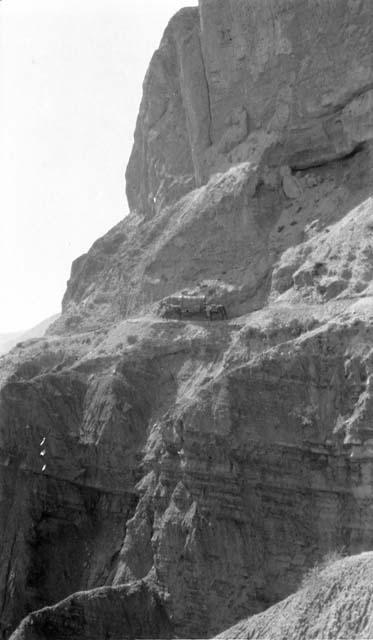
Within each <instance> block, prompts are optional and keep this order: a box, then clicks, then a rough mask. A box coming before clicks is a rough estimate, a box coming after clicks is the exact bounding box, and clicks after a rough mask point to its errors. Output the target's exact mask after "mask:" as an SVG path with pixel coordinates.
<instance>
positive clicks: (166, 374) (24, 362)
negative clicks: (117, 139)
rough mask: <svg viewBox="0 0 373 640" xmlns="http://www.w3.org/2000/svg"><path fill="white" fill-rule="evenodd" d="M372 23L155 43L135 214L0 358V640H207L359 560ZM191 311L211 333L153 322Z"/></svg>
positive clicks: (278, 14)
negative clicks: (56, 309) (337, 557)
mask: <svg viewBox="0 0 373 640" xmlns="http://www.w3.org/2000/svg"><path fill="white" fill-rule="evenodd" d="M372 17H373V16H372V5H371V3H370V2H368V1H364V0H350V1H347V0H340V1H339V2H334V1H332V0H330V2H323V3H321V2H320V3H315V2H311V1H310V0H302V1H301V2H295V1H294V0H292V1H290V0H286V1H285V0H281V2H274V1H273V2H272V0H268V2H262V3H259V2H256V0H251V1H250V2H249V1H248V0H247V1H245V2H243V1H241V0H236V1H230V2H227V1H226V0H225V1H224V2H220V1H218V0H214V2H210V1H208V0H206V1H202V2H201V3H200V7H199V10H197V9H187V10H183V11H182V12H180V13H178V14H177V16H175V18H173V19H172V21H171V22H170V24H169V26H168V27H167V29H166V32H165V36H164V38H163V40H162V43H161V46H160V48H159V50H158V52H156V54H155V56H154V58H153V60H152V62H151V65H150V68H149V72H148V75H147V77H146V79H145V83H144V97H143V101H142V105H141V108H140V115H139V120H138V123H137V129H136V134H135V144H134V150H133V153H132V156H131V159H130V163H129V167H128V170H127V189H128V198H129V202H130V206H131V209H132V211H131V214H130V215H129V216H128V217H127V218H126V219H125V220H124V221H122V222H121V223H120V224H119V225H117V226H116V227H115V228H114V229H112V230H111V231H109V232H108V234H106V235H105V236H104V237H103V238H100V239H99V240H97V242H96V243H95V244H94V245H93V247H92V248H91V249H90V251H89V252H88V253H87V254H86V255H84V256H81V257H80V258H78V259H77V260H76V261H75V263H74V264H73V267H72V272H71V277H70V280H69V283H68V287H67V291H66V294H65V297H64V301H63V313H62V316H61V318H60V319H59V320H58V321H57V322H56V323H55V324H54V326H53V327H52V328H51V329H50V331H49V335H48V337H47V338H45V339H43V340H39V341H31V342H27V343H25V344H20V345H19V346H18V347H17V348H15V349H14V350H13V351H12V352H11V353H10V354H8V355H7V356H5V357H3V358H2V360H1V367H0V455H1V467H0V488H1V494H0V497H1V500H0V516H1V517H0V540H1V543H2V544H1V547H0V549H1V550H0V553H1V562H0V567H1V569H0V620H1V625H2V626H1V631H2V636H3V638H4V639H5V638H8V637H9V634H10V633H11V632H12V631H13V630H15V629H16V627H17V625H19V623H20V622H21V619H22V618H25V620H24V622H22V623H21V624H20V626H19V627H18V629H17V630H16V631H15V632H14V633H15V635H14V637H15V638H22V640H26V639H28V638H30V639H31V638H32V639H33V640H35V639H36V638H37V639H39V638H44V637H48V635H47V631H46V630H48V629H50V628H53V634H54V637H61V638H64V637H66V638H67V637H79V638H81V639H82V640H85V639H86V638H87V640H88V638H91V637H92V633H95V634H96V635H97V634H100V636H99V635H97V637H109V638H110V637H118V635H119V636H120V634H121V633H122V634H124V635H125V636H126V637H127V635H128V637H149V634H152V635H153V637H167V634H174V635H177V636H178V637H196V638H199V637H204V636H205V637H207V636H211V635H213V634H215V633H218V632H220V631H222V630H224V629H225V628H228V627H229V626H230V625H232V624H234V623H235V622H237V621H238V620H240V619H242V618H246V617H247V616H249V615H252V614H253V613H258V612H261V611H263V610H264V609H266V608H268V607H269V606H271V605H272V604H274V603H276V602H278V601H279V600H280V599H282V598H284V597H287V596H288V595H289V594H290V593H291V592H292V591H294V590H296V589H297V587H298V585H299V583H300V581H301V579H302V575H303V574H304V572H305V571H307V569H308V568H309V567H310V566H312V565H313V563H314V562H315V560H318V559H319V558H320V557H321V556H323V555H324V554H325V553H327V552H329V551H331V550H334V549H335V548H338V547H344V548H345V549H346V551H347V552H350V553H355V552H360V551H366V550H370V549H372V535H371V534H372V528H373V511H372V500H371V491H372V473H373V466H372V454H373V444H372V443H373V438H372V431H371V429H372V428H371V422H372V379H373V378H372V375H373V370H372V362H373V359H372V349H373V341H372V326H373V324H372V320H373V305H372V290H371V288H372V285H371V282H372V269H373V266H372V265H373V259H372V258H373V254H372V246H373V237H372V229H373V207H372V196H373V194H372V178H373V162H372V141H371V137H372V136H371V123H372V105H371V102H370V100H371V99H370V92H371V90H372V77H371V74H372V64H371V62H372V61H371V56H372V50H371V46H370V40H369V34H370V31H369V30H370V28H371V26H372ZM188 296H189V297H191V298H193V297H194V298H193V299H198V300H205V302H206V304H215V305H222V306H223V307H224V308H225V310H226V311H227V314H228V320H225V319H220V320H215V321H212V322H211V321H208V319H207V317H203V314H202V315H201V316H200V317H198V318H193V317H186V315H185V314H184V315H183V314H180V317H179V319H177V320H170V319H165V318H161V317H160V311H159V309H160V307H159V304H160V301H161V300H162V299H164V298H169V299H170V300H174V301H175V300H176V302H177V300H179V299H181V298H183V299H188ZM82 592H83V594H82ZM66 598H67V600H66ZM57 602H59V604H56V603H57ZM118 602H120V604H118ZM134 603H135V604H134ZM141 607H143V608H144V612H145V613H146V615H145V616H144V619H143V620H139V618H138V611H139V608H141ZM70 610H71V620H70V621H69V615H70V614H69V611H70ZM116 610H118V611H117V612H116ZM70 622H71V625H72V626H71V625H70ZM153 623H154V625H155V626H154V627H153V626H152V625H153ZM50 625H52V627H51V626H50ZM69 625H70V626H69ZM64 629H65V630H64ZM50 633H52V632H50ZM56 634H59V635H58V636H56ZM69 634H70V635H69ZM74 634H75V635H74ZM94 637H96V636H94Z"/></svg>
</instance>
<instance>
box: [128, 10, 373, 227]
mask: <svg viewBox="0 0 373 640" xmlns="http://www.w3.org/2000/svg"><path fill="white" fill-rule="evenodd" d="M199 5H200V10H199V12H198V11H197V9H189V10H183V11H181V12H180V13H179V14H177V16H176V17H175V18H174V19H173V20H172V21H171V22H170V24H169V26H168V28H167V30H166V33H165V36H164V38H163V40H162V42H161V45H160V48H159V50H158V51H157V52H156V54H155V55H154V57H153V60H152V62H151V64H150V68H149V71H148V74H147V76H146V79H145V84H144V97H143V101H142V104H141V108H140V114H139V118H138V123H137V127H136V133H135V144H134V149H133V153H132V156H131V159H130V162H129V166H128V169H127V194H128V199H129V203H130V208H131V210H133V211H137V212H138V213H140V214H142V215H154V212H155V211H158V210H159V209H160V208H162V207H164V206H165V204H169V203H171V202H174V201H175V200H177V199H178V198H179V197H180V196H181V195H183V194H184V193H186V192H187V191H188V190H190V189H191V188H192V187H193V185H197V186H198V185H199V184H201V183H204V182H206V180H207V179H208V177H209V176H210V175H211V174H212V173H214V172H216V171H221V170H226V169H227V168H228V167H229V166H231V165H232V164H236V163H237V162H242V161H245V160H251V161H253V160H255V159H259V158H261V157H262V155H263V154H265V157H266V158H267V160H268V162H270V163H271V164H274V165H281V164H289V165H290V166H291V167H293V168H306V167H309V166H311V165H317V164H321V163H323V162H326V161H328V160H331V159H333V158H337V157H341V156H344V155H347V154H348V153H350V152H352V151H354V150H355V149H356V148H357V147H358V146H359V145H360V144H361V143H363V142H364V141H366V140H367V139H370V138H372V136H373V122H372V105H373V102H372V101H373V71H372V69H373V53H372V47H371V40H370V39H371V32H370V28H371V22H372V19H373V7H372V3H371V2H370V1H369V0H362V1H360V0H333V1H328V2H320V3H317V4H316V6H315V2H313V0H301V1H300V2H297V3H295V2H294V1H293V0H280V1H278V0H269V1H268V2H265V3H263V2H261V1H260V0H234V1H229V2H227V1H226V0H200V3H199Z"/></svg>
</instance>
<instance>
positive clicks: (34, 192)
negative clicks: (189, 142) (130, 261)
mask: <svg viewBox="0 0 373 640" xmlns="http://www.w3.org/2000/svg"><path fill="white" fill-rule="evenodd" d="M196 4H197V0H2V1H1V2H0V127H1V130H0V136H1V138H0V140H1V143H0V184H1V188H0V333H2V332H6V331H15V330H19V329H27V328H29V327H31V326H33V325H35V324H37V323H38V322H40V321H41V320H43V319H44V318H46V317H48V316H49V315H52V314H53V313H56V312H58V311H59V310H60V302H61V299H62V295H63V293H64V290H65V286H66V281H67V279H68V277H69V274H70V266H71V262H72V261H73V260H74V259H75V258H76V257H78V256H79V255H81V254H82V253H84V252H86V251H87V250H88V249H89V247H90V245H91V244H92V243H93V242H94V241H95V240H96V239H97V238H98V237H99V236H100V235H103V234H104V233H105V232H106V231H108V230H109V229H110V227H112V226H113V225H114V224H116V223H117V222H119V220H121V219H122V218H123V217H124V216H125V214H126V212H127V202H126V198H125V181H124V172H125V167H126V164H127V160H128V157H129V154H130V150H131V147H132V140H133V132H134V127H135V120H136V116H137V112H138V107H139V103H140V99H141V85H142V81H143V78H144V75H145V71H146V68H147V66H148V63H149V60H150V57H151V55H152V53H153V51H154V50H155V49H156V48H157V46H158V44H159V41H160V39H161V36H162V33H163V31H164V28H165V27H166V24H167V22H168V20H169V18H170V17H171V16H172V15H173V14H174V13H175V12H176V11H177V10H178V9H179V8H181V7H183V6H191V5H196Z"/></svg>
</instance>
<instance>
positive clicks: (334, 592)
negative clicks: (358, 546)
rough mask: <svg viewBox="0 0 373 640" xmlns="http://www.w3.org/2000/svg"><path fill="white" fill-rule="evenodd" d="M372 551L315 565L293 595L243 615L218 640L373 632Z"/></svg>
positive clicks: (354, 638) (358, 636)
mask: <svg viewBox="0 0 373 640" xmlns="http://www.w3.org/2000/svg"><path fill="white" fill-rule="evenodd" d="M372 577H373V557H372V553H363V554H361V555H359V556H354V557H351V558H346V559H344V560H340V561H338V562H336V563H331V564H330V565H326V566H324V567H323V566H322V564H321V565H320V566H319V567H315V568H314V570H313V571H311V572H310V573H309V575H308V577H307V578H306V579H305V580H304V582H305V586H304V588H303V589H302V590H300V591H299V592H298V593H296V594H295V595H293V596H291V597H290V598H288V599H287V600H285V601H283V602H280V603H279V604H277V605H275V606H274V607H271V608H270V609H269V610H268V611H266V612H265V613H262V614H259V615H257V616H253V617H252V618H251V619H249V620H246V621H242V622H241V623H239V624H238V625H236V626H235V627H233V628H231V629H229V630H228V631H226V632H225V633H222V634H221V635H219V636H217V638H219V640H233V639H235V638H239V639H240V640H244V639H246V638H250V640H255V639H258V640H260V639H261V638H268V640H288V638H292V639H293V640H308V639H311V638H350V639H351V640H365V639H366V638H371V637H372V636H373V626H372V619H373V610H372Z"/></svg>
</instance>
